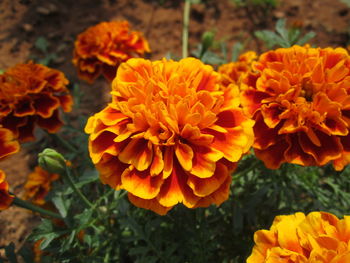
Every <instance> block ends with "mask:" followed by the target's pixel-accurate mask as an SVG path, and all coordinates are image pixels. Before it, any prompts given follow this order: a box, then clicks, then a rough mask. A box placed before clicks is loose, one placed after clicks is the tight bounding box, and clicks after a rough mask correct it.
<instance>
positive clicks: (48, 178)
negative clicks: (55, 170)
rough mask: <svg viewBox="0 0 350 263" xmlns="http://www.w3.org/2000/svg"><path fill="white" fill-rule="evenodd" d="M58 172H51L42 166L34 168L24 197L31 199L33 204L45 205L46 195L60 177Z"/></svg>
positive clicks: (25, 188) (25, 187)
mask: <svg viewBox="0 0 350 263" xmlns="http://www.w3.org/2000/svg"><path fill="white" fill-rule="evenodd" d="M59 177H60V176H59V175H58V174H51V173H49V172H47V171H45V170H44V169H42V168H41V167H40V166H36V167H35V168H34V172H32V173H31V174H29V176H28V179H27V182H26V184H25V185H24V191H25V193H24V199H26V200H30V201H31V202H32V203H33V204H37V205H44V204H45V202H46V201H45V197H46V196H47V194H48V193H49V192H50V190H51V185H52V182H54V181H56V180H58V179H59Z"/></svg>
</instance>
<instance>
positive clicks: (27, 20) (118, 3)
mask: <svg viewBox="0 0 350 263" xmlns="http://www.w3.org/2000/svg"><path fill="white" fill-rule="evenodd" d="M161 2H165V3H164V4H162V5H161V4H160V3H161ZM205 2H206V4H196V5H193V7H192V12H191V23H190V44H191V47H192V48H193V47H194V46H195V44H196V43H198V42H199V41H200V37H201V34H202V33H203V32H204V31H206V30H215V31H216V32H217V39H225V41H226V42H228V43H229V46H232V44H233V43H235V41H244V40H247V39H248V40H249V39H250V41H248V42H247V43H248V45H247V46H248V48H250V49H254V50H261V46H260V45H259V44H258V43H257V42H256V41H254V40H252V39H251V38H250V37H249V31H251V30H256V29H258V28H256V27H255V28H254V26H253V24H252V22H251V20H250V19H249V17H248V16H247V14H246V13H245V11H244V10H243V9H238V8H235V7H234V6H233V5H232V4H231V3H230V2H229V0H220V1H213V0H211V1H210V0H207V1H205ZM181 3H182V1H175V0H168V1H160V0H158V1H157V0H153V1H152V0H134V1H128V0H100V1H90V0H76V1H71V0H51V1H45V0H36V1H35V0H33V1H31V0H2V1H0V21H1V24H0V69H6V68H8V67H11V66H14V65H15V64H17V63H20V62H24V61H27V60H28V59H29V57H30V56H31V55H33V54H34V55H37V56H38V55H39V54H38V51H37V50H35V49H34V46H33V44H34V43H35V41H36V39H37V38H38V37H40V36H44V37H45V38H46V39H47V40H48V41H49V44H50V47H49V51H50V52H51V53H56V54H57V55H58V58H57V59H56V60H55V61H54V63H52V64H51V65H50V66H51V67H54V68H57V69H60V70H62V71H63V72H64V73H65V74H66V76H67V77H68V78H69V79H70V81H71V82H72V83H79V85H80V87H81V90H82V92H83V93H84V94H85V97H84V100H83V103H82V107H81V109H79V114H86V115H90V114H92V113H94V112H97V111H99V110H100V109H102V107H103V106H104V105H105V103H106V102H107V101H108V99H109V98H108V95H106V94H107V91H108V89H109V85H108V84H106V82H105V81H104V80H103V79H99V80H98V81H96V82H95V83H94V84H93V85H87V84H86V83H83V82H81V81H79V80H78V79H77V75H76V71H75V69H74V67H73V65H72V63H71V59H72V50H73V44H74V39H75V38H76V36H77V34H79V33H80V32H82V31H84V30H85V29H86V28H87V27H89V26H92V25H94V24H96V23H98V22H101V21H109V20H119V19H126V20H128V21H129V22H130V24H131V25H132V28H133V29H134V30H139V31H142V32H144V34H145V36H146V38H147V39H148V40H149V42H150V46H151V49H152V54H151V55H150V58H151V59H159V58H162V57H163V56H165V55H166V54H167V53H168V52H170V53H172V54H175V55H177V56H180V55H181V30H182V4H181ZM281 17H285V18H287V19H288V22H289V23H299V24H302V26H303V28H304V29H305V31H306V32H307V31H310V30H313V31H315V32H316V33H317V36H316V38H315V39H314V40H313V42H312V43H313V44H315V45H317V46H321V47H326V46H333V47H335V46H345V45H346V44H347V41H348V38H349V35H348V28H349V25H350V24H349V21H350V12H349V9H348V8H347V7H346V6H345V5H344V4H342V3H341V2H339V1H337V0H319V1H314V0H288V1H280V6H279V8H278V9H277V10H275V11H273V13H272V14H271V16H270V17H267V18H266V20H265V26H264V27H265V28H266V27H267V28H273V26H274V22H275V21H276V20H277V18H281ZM101 90H102V91H103V92H101ZM33 158H35V157H33V156H32V155H29V154H28V153H27V152H26V150H25V149H24V150H22V151H21V152H20V153H18V154H16V155H14V156H12V157H10V158H8V159H7V160H4V161H1V162H0V169H3V170H4V171H5V172H6V174H7V176H8V180H9V183H10V187H11V190H12V191H13V192H14V193H16V194H19V195H20V194H21V193H22V187H23V184H24V183H25V180H26V177H27V175H28V174H29V172H30V171H31V169H32V168H33V167H32V166H33ZM35 222H36V221H35V220H34V217H33V215H32V214H30V213H28V212H26V211H24V210H21V209H19V208H14V207H12V208H10V209H8V210H6V211H4V212H1V213H0V246H2V245H5V244H8V243H10V242H15V243H16V244H20V243H21V242H22V241H23V240H24V238H25V237H26V236H27V234H28V232H29V231H30V229H31V227H32V226H33V224H35Z"/></svg>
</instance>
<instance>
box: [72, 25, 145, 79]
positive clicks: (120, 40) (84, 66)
mask: <svg viewBox="0 0 350 263" xmlns="http://www.w3.org/2000/svg"><path fill="white" fill-rule="evenodd" d="M150 51H151V50H150V48H149V44H148V42H147V40H146V39H145V38H144V37H143V35H142V33H141V32H138V31H130V27H129V23H128V22H127V21H113V22H102V23H99V24H97V25H95V26H92V27H90V28H88V29H87V30H86V31H84V32H83V33H81V34H79V35H78V38H77V40H76V41H75V49H74V58H73V64H74V65H75V66H76V67H77V69H78V75H79V77H80V78H81V79H84V80H86V81H88V82H89V83H92V82H93V81H94V80H95V79H96V78H97V77H98V76H99V75H101V74H103V75H104V77H105V78H106V79H107V80H109V81H112V80H113V79H114V77H115V74H116V69H117V67H118V66H119V65H120V63H122V62H125V61H127V60H128V59H130V58H132V57H140V56H143V55H144V53H146V52H150Z"/></svg>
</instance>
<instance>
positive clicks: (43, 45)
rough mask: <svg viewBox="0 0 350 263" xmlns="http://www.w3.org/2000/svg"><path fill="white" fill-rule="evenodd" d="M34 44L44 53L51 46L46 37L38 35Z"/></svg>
mask: <svg viewBox="0 0 350 263" xmlns="http://www.w3.org/2000/svg"><path fill="white" fill-rule="evenodd" d="M34 46H35V47H36V48H37V49H39V50H40V51H42V52H43V53H47V48H48V47H49V43H48V41H47V40H46V38H45V37H38V38H37V40H36V41H35V44H34Z"/></svg>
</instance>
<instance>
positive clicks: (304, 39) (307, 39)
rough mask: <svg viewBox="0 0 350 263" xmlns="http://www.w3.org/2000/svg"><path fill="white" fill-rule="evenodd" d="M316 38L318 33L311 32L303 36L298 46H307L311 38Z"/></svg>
mask: <svg viewBox="0 0 350 263" xmlns="http://www.w3.org/2000/svg"><path fill="white" fill-rule="evenodd" d="M315 36H316V33H315V32H313V31H311V32H309V33H307V34H306V35H305V36H303V37H302V38H301V39H299V40H298V41H297V42H296V44H297V45H304V44H306V43H307V42H308V41H309V40H310V39H311V38H314V37H315Z"/></svg>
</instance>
